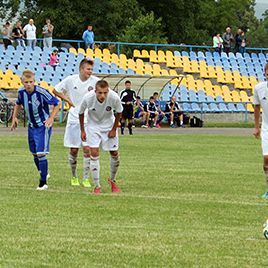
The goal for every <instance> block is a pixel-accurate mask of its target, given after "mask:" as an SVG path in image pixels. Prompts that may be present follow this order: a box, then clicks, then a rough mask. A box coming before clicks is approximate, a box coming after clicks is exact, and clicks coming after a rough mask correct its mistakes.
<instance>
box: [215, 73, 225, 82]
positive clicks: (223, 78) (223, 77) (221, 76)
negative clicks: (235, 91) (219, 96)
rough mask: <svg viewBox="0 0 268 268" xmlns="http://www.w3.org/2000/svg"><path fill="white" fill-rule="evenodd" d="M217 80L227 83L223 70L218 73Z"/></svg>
mask: <svg viewBox="0 0 268 268" xmlns="http://www.w3.org/2000/svg"><path fill="white" fill-rule="evenodd" d="M217 82H218V83H222V84H224V83H226V79H225V74H224V73H223V72H218V73H217Z"/></svg>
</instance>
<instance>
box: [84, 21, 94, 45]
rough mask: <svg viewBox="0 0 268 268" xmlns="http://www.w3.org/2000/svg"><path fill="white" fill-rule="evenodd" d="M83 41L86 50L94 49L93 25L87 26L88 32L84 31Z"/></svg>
mask: <svg viewBox="0 0 268 268" xmlns="http://www.w3.org/2000/svg"><path fill="white" fill-rule="evenodd" d="M82 39H83V40H84V42H85V49H87V48H91V49H94V32H93V30H92V25H88V26H87V30H85V31H84V33H83V36H82Z"/></svg>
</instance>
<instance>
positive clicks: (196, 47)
mask: <svg viewBox="0 0 268 268" xmlns="http://www.w3.org/2000/svg"><path fill="white" fill-rule="evenodd" d="M37 40H38V44H39V45H40V47H42V46H43V39H42V38H38V39H37ZM53 42H54V44H55V42H56V43H70V44H75V45H76V47H77V48H81V47H84V41H83V40H72V39H57V38H55V39H53ZM95 44H100V45H107V46H108V45H114V46H115V47H116V51H117V55H118V56H119V55H120V51H121V49H122V47H124V46H128V47H134V48H144V47H150V48H152V49H153V50H155V51H156V52H157V51H158V50H159V48H171V49H174V48H175V49H180V50H181V49H186V50H187V51H194V50H201V51H204V50H214V48H213V46H208V45H185V44H154V43H132V42H112V41H111V42H110V41H95ZM248 51H254V52H268V48H264V47H259V48H258V47H246V48H245V52H248Z"/></svg>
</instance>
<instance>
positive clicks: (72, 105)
mask: <svg viewBox="0 0 268 268" xmlns="http://www.w3.org/2000/svg"><path fill="white" fill-rule="evenodd" d="M53 94H54V95H55V96H56V97H59V98H60V99H62V100H64V101H65V102H67V103H68V104H69V105H70V107H74V104H73V103H72V101H71V100H70V99H69V98H68V97H67V96H65V95H64V94H63V93H60V92H58V91H57V90H55V89H53Z"/></svg>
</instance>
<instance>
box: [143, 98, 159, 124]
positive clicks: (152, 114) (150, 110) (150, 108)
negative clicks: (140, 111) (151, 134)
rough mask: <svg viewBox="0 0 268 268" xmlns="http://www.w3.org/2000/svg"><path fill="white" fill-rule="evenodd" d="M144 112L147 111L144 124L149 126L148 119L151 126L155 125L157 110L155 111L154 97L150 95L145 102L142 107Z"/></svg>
mask: <svg viewBox="0 0 268 268" xmlns="http://www.w3.org/2000/svg"><path fill="white" fill-rule="evenodd" d="M144 110H145V112H147V116H146V126H147V127H148V126H149V121H153V126H152V127H156V122H157V119H158V112H157V108H156V105H155V103H154V97H153V96H151V97H150V99H149V102H147V103H146V105H145V107H144Z"/></svg>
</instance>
